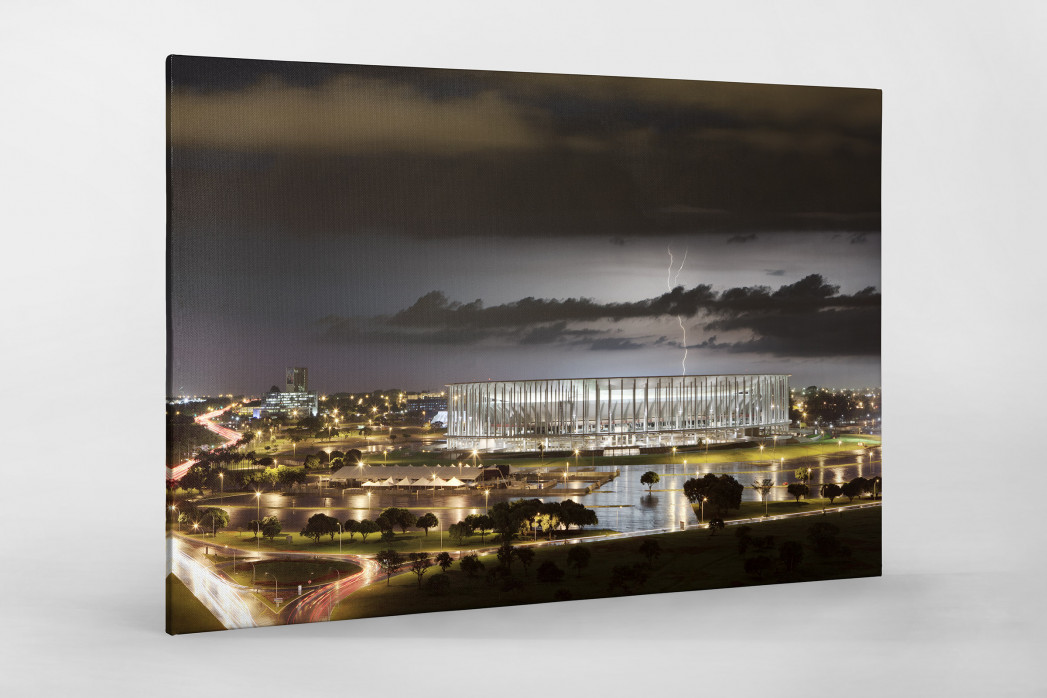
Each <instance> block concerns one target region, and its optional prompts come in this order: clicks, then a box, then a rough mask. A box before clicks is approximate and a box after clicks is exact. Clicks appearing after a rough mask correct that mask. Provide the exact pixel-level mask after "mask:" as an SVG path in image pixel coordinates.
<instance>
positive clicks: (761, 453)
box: [760, 444, 763, 458]
mask: <svg viewBox="0 0 1047 698" xmlns="http://www.w3.org/2000/svg"><path fill="white" fill-rule="evenodd" d="M760 457H761V458H762V457H763V444H760Z"/></svg>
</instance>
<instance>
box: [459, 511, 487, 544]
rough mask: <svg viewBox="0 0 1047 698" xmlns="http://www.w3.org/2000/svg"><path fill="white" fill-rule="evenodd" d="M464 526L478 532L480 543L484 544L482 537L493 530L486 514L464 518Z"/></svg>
mask: <svg viewBox="0 0 1047 698" xmlns="http://www.w3.org/2000/svg"><path fill="white" fill-rule="evenodd" d="M465 524H466V525H467V526H469V528H471V529H473V530H474V531H479V532H480V543H483V542H484V536H485V535H486V533H487V532H488V531H490V530H491V529H492V528H493V524H492V521H491V517H490V516H488V515H487V514H470V515H469V516H466V517H465Z"/></svg>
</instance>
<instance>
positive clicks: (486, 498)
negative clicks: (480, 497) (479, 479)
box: [484, 489, 491, 514]
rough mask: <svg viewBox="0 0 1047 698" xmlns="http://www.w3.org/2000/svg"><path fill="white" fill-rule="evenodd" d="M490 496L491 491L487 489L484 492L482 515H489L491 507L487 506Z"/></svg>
mask: <svg viewBox="0 0 1047 698" xmlns="http://www.w3.org/2000/svg"><path fill="white" fill-rule="evenodd" d="M490 496H491V490H489V489H488V490H484V513H485V514H490V513H491V507H490V506H488V502H489V501H490Z"/></svg>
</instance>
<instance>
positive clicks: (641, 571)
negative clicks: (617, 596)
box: [608, 564, 647, 594]
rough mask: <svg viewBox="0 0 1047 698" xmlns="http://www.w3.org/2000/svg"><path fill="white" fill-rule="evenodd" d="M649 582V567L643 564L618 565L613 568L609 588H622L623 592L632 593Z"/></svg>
mask: <svg viewBox="0 0 1047 698" xmlns="http://www.w3.org/2000/svg"><path fill="white" fill-rule="evenodd" d="M645 582H647V569H646V568H645V567H644V566H643V564H638V565H617V566H616V567H614V569H612V570H611V580H610V583H609V584H608V588H609V589H610V590H611V591H615V590H620V591H621V592H622V593H623V594H629V593H632V591H633V590H634V589H637V588H639V587H641V586H643V585H644V583H645Z"/></svg>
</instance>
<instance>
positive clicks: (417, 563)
mask: <svg viewBox="0 0 1047 698" xmlns="http://www.w3.org/2000/svg"><path fill="white" fill-rule="evenodd" d="M408 559H409V560H410V561H411V571H412V572H414V573H415V574H416V575H418V588H419V589H421V588H422V577H424V576H425V573H426V572H428V571H429V568H430V567H432V566H433V560H432V558H430V557H429V554H428V553H411V554H410V555H408Z"/></svg>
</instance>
